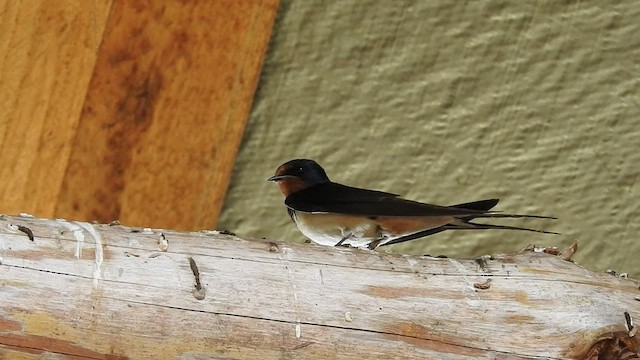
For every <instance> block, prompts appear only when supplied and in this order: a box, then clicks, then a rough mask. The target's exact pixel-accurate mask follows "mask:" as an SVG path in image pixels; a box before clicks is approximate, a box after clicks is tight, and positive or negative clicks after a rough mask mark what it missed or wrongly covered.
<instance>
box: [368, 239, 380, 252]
mask: <svg viewBox="0 0 640 360" xmlns="http://www.w3.org/2000/svg"><path fill="white" fill-rule="evenodd" d="M381 241H382V239H378V240H373V241H372V242H370V243H369V245H367V248H368V249H369V250H373V249H375V248H377V247H378V245H379V244H380V242H381Z"/></svg>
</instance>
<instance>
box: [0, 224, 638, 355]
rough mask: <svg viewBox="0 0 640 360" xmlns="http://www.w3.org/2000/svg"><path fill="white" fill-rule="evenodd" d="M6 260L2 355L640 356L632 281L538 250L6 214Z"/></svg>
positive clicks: (0, 245)
mask: <svg viewBox="0 0 640 360" xmlns="http://www.w3.org/2000/svg"><path fill="white" fill-rule="evenodd" d="M30 234H32V235H33V240H30V238H29V237H30ZM0 261H1V265H0V284H1V288H0V358H2V359H4V358H16V357H19V358H24V359H30V358H34V359H36V358H41V357H42V356H43V354H47V355H51V356H57V357H55V358H56V359H58V358H69V359H173V358H180V359H205V358H225V359H231V358H237V359H248V358H255V359H258V358H259V359H279V358H303V359H328V358H341V359H385V358H389V359H391V358H393V359H421V358H434V359H477V358H491V359H495V358H499V359H517V358H538V357H539V358H562V359H566V358H575V359H582V358H589V359H591V358H593V359H596V358H598V357H600V358H607V359H608V358H634V357H638V353H639V352H640V334H635V332H636V329H635V328H633V326H632V325H631V324H630V322H631V320H630V319H638V318H640V301H639V299H640V289H639V285H640V284H639V282H638V281H636V280H632V279H625V278H621V277H618V276H614V275H611V274H606V273H595V272H592V271H589V270H587V269H585V268H583V267H581V266H579V265H576V264H574V263H572V262H570V261H566V260H564V259H563V258H562V257H560V256H554V255H551V254H547V253H543V252H535V251H525V252H520V253H518V254H511V255H499V256H494V257H493V258H491V259H486V258H485V259H477V260H473V259H472V260H456V259H446V258H445V259H442V258H431V257H415V256H399V255H390V254H382V253H376V252H371V251H364V250H354V249H339V248H328V247H319V246H314V245H308V244H307V245H296V244H285V243H276V242H268V241H261V240H256V241H248V240H242V239H239V238H236V237H234V236H231V235H224V234H219V233H217V232H199V233H193V232H192V233H179V232H173V231H165V230H155V229H154V230H151V229H132V228H127V227H121V226H108V225H92V224H88V223H81V222H72V221H65V220H43V219H36V218H29V217H9V216H4V217H2V218H0ZM54 354H55V355H54Z"/></svg>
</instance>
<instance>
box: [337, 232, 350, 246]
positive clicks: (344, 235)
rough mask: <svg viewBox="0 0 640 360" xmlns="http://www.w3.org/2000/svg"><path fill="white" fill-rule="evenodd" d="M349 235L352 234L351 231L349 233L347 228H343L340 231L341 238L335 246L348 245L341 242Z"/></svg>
mask: <svg viewBox="0 0 640 360" xmlns="http://www.w3.org/2000/svg"><path fill="white" fill-rule="evenodd" d="M345 233H346V234H345ZM351 235H352V233H351V231H350V230H349V229H347V230H343V231H342V239H340V241H338V243H337V244H336V245H335V246H349V245H343V243H344V242H345V240H348V239H349V238H351Z"/></svg>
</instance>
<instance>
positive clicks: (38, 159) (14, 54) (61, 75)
mask: <svg viewBox="0 0 640 360" xmlns="http://www.w3.org/2000/svg"><path fill="white" fill-rule="evenodd" d="M110 8H111V0H93V1H73V2H68V1H40V0H29V1H1V2H0V84H2V85H1V86H0V148H1V149H2V156H0V181H2V186H0V201H1V203H2V209H1V210H0V211H2V212H5V213H19V212H29V213H33V214H38V215H40V216H53V215H54V209H55V203H56V199H57V198H58V195H59V192H60V187H61V184H62V179H63V176H64V172H65V169H66V167H67V161H68V158H69V154H70V151H71V147H72V140H73V137H74V135H75V131H76V129H77V125H78V119H79V115H80V112H81V109H82V103H83V101H84V96H85V93H86V91H87V86H88V84H89V80H90V79H91V74H92V72H93V68H94V65H95V61H96V59H97V52H98V50H97V49H98V46H99V44H100V39H101V38H102V32H103V30H104V26H105V23H106V19H107V16H108V14H109V10H110Z"/></svg>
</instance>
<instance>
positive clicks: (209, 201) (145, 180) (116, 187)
mask: <svg viewBox="0 0 640 360" xmlns="http://www.w3.org/2000/svg"><path fill="white" fill-rule="evenodd" d="M277 5H278V0H253V1H235V0H224V1H208V0H199V1H188V2H183V1H162V2H158V1H119V2H115V3H114V5H113V8H112V11H111V15H110V18H109V22H108V24H107V28H106V30H105V35H104V38H103V41H102V46H101V48H100V56H99V58H98V61H97V63H96V69H95V72H94V74H93V78H92V79H91V83H90V85H89V91H88V94H87V99H86V102H85V104H84V107H83V109H82V115H81V118H80V124H79V128H78V133H77V136H76V139H75V142H74V144H73V151H72V153H71V158H70V162H69V168H68V170H67V173H66V174H65V178H64V182H63V187H62V191H61V194H60V197H59V202H58V205H57V207H56V215H57V216H64V217H73V218H77V219H88V220H94V219H95V220H102V221H110V220H113V219H120V220H121V221H122V222H123V223H127V224H131V225H142V224H144V225H147V226H148V225H151V226H163V227H170V228H176V229H199V228H205V227H211V226H213V225H214V224H215V222H216V219H217V216H218V213H219V211H220V208H221V206H222V201H223V199H224V194H225V191H226V188H227V185H228V181H229V175H230V172H231V170H232V166H233V163H234V161H235V155H236V152H237V149H238V146H239V144H240V141H241V138H242V133H243V130H244V126H245V122H246V119H247V114H248V111H249V108H250V105H251V101H252V97H253V93H254V90H255V87H256V84H257V79H258V75H259V71H260V67H261V63H262V59H263V56H264V53H265V50H266V47H267V44H268V40H269V37H270V33H271V27H272V24H273V21H274V18H275V13H276V10H277Z"/></svg>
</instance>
